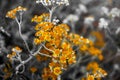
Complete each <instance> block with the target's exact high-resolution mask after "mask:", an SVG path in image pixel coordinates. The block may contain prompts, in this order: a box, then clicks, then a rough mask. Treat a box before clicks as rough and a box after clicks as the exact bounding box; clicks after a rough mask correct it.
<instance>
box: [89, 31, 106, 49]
mask: <svg viewBox="0 0 120 80" xmlns="http://www.w3.org/2000/svg"><path fill="white" fill-rule="evenodd" d="M90 35H91V36H93V37H95V46H97V47H103V46H104V44H105V42H104V39H103V35H102V34H101V33H100V32H98V31H92V32H91V33H90Z"/></svg>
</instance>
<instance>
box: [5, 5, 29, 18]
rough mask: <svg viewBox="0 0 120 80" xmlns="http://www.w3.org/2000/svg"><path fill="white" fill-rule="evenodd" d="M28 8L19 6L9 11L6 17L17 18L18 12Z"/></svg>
mask: <svg viewBox="0 0 120 80" xmlns="http://www.w3.org/2000/svg"><path fill="white" fill-rule="evenodd" d="M26 10H27V9H26V8H24V7H21V6H18V7H17V8H15V9H13V10H10V11H8V12H7V14H6V17H9V18H12V19H15V18H16V14H17V12H19V11H26Z"/></svg>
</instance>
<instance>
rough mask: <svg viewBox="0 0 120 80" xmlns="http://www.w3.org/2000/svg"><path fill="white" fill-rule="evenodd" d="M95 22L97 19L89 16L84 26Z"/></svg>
mask: <svg viewBox="0 0 120 80" xmlns="http://www.w3.org/2000/svg"><path fill="white" fill-rule="evenodd" d="M93 21H95V18H94V17H93V16H88V17H86V18H85V20H84V24H87V25H91V24H92V22H93Z"/></svg>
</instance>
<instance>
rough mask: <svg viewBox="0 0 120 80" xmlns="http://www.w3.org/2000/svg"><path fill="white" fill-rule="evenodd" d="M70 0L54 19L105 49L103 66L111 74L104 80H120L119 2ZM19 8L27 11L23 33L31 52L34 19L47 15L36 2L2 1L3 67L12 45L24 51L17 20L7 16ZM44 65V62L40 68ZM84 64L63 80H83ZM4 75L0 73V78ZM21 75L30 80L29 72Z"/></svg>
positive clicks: (0, 41)
mask: <svg viewBox="0 0 120 80" xmlns="http://www.w3.org/2000/svg"><path fill="white" fill-rule="evenodd" d="M69 1H70V5H69V6H61V7H58V8H57V9H56V11H55V12H54V18H57V19H59V20H60V23H67V24H68V25H69V26H70V28H71V32H74V33H77V34H79V35H80V36H83V37H85V38H88V39H90V40H92V41H93V42H94V43H95V46H96V47H97V48H99V49H101V50H102V53H103V55H104V57H105V58H104V60H103V61H101V62H100V63H101V64H100V65H101V66H102V68H104V69H105V70H106V71H107V72H108V76H107V77H105V78H104V79H103V80H120V0H69ZM17 6H23V7H26V8H27V11H26V12H25V13H24V17H23V26H22V33H23V36H24V38H25V40H27V42H28V44H29V45H30V48H31V49H32V47H33V46H32V45H33V44H32V43H33V42H32V41H33V38H34V33H35V31H34V26H35V23H32V22H31V18H32V17H33V16H34V15H40V14H42V13H44V12H45V13H46V12H48V11H47V10H46V8H45V7H44V6H43V5H42V4H36V2H35V0H0V67H2V66H3V65H4V63H5V62H7V61H8V60H7V59H6V55H7V54H8V53H10V52H11V48H12V47H13V46H16V45H18V46H20V47H21V48H23V52H24V51H25V47H24V43H23V41H22V39H21V38H20V37H19V33H18V27H17V26H18V25H17V24H16V22H15V21H14V20H12V19H9V18H6V17H5V16H6V13H7V12H8V11H9V10H11V9H14V8H16V7H17ZM26 54H27V53H26ZM41 65H42V63H41V64H39V65H38V66H41ZM81 65H82V64H80V65H79V66H74V68H70V69H68V70H67V71H66V72H65V73H63V75H62V77H63V80H80V79H79V77H80V76H81V75H82V73H80V72H79V68H80V66H81ZM2 74H3V73H2V71H1V70H0V75H2ZM21 76H24V77H27V78H28V79H27V78H26V79H27V80H29V78H30V74H29V73H27V74H26V73H25V74H24V75H21ZM0 80H2V77H1V79H0ZM8 80H11V79H8ZM39 80H41V78H40V79H39Z"/></svg>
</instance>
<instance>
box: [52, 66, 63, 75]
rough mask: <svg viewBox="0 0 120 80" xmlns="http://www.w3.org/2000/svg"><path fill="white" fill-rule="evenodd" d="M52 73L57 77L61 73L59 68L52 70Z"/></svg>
mask: <svg viewBox="0 0 120 80" xmlns="http://www.w3.org/2000/svg"><path fill="white" fill-rule="evenodd" d="M53 72H54V74H55V75H57V76H58V75H60V74H61V73H62V71H61V68H60V67H55V68H54V69H53Z"/></svg>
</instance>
